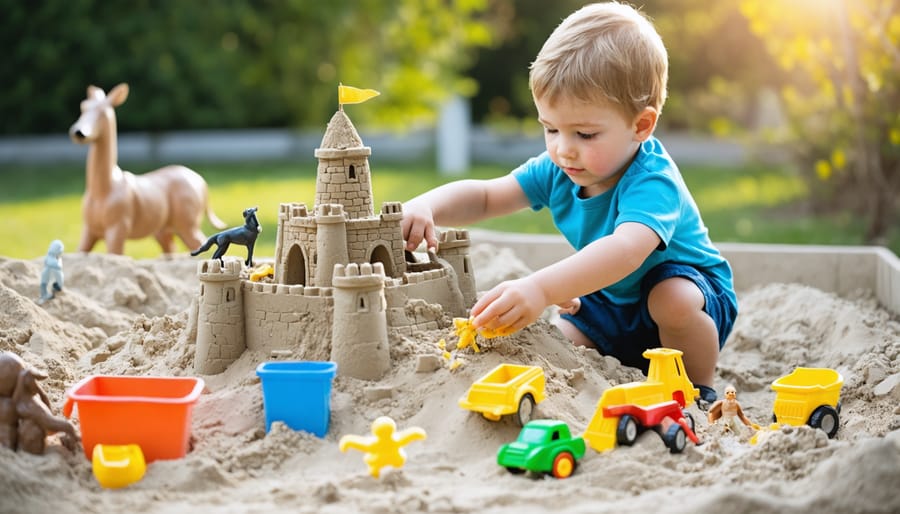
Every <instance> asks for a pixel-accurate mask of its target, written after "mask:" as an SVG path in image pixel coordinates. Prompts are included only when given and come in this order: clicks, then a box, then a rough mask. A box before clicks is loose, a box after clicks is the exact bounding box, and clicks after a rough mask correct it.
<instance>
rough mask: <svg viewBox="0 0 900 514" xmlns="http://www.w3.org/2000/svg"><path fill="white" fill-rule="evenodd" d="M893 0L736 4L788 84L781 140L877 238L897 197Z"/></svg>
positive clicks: (897, 36) (899, 36) (827, 195)
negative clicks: (863, 219) (860, 214)
mask: <svg viewBox="0 0 900 514" xmlns="http://www.w3.org/2000/svg"><path fill="white" fill-rule="evenodd" d="M898 7H900V2H898V1H897V0H853V1H849V0H795V1H791V2H788V1H780V2H762V1H750V0H745V1H743V2H742V3H741V11H742V12H743V14H744V15H745V16H746V17H747V18H748V20H749V21H750V26H751V28H752V30H753V31H754V33H756V34H757V35H759V37H760V38H761V39H762V40H763V41H764V42H765V44H766V47H767V48H768V50H769V52H770V53H771V54H772V55H773V56H774V57H775V58H776V60H777V62H778V63H779V65H780V66H781V67H782V68H783V69H784V70H786V71H787V72H789V73H790V78H791V82H790V83H789V84H787V85H784V86H783V87H782V88H781V98H782V100H783V105H784V109H785V113H786V116H787V119H788V123H789V130H788V131H786V132H785V133H784V134H783V136H784V141H785V142H788V143H789V144H790V148H791V149H792V150H793V152H794V155H795V156H796V158H797V160H798V162H799V163H800V167H801V169H802V170H805V171H806V176H807V179H808V181H809V182H810V183H811V184H812V185H813V186H814V189H813V191H814V192H815V193H816V197H815V198H814V199H815V200H817V201H818V202H819V206H820V207H823V206H824V205H823V204H831V205H833V204H834V203H838V204H839V205H841V206H844V205H849V206H851V207H853V208H856V209H858V210H859V211H861V212H863V213H864V214H865V215H866V217H867V219H868V228H867V231H866V235H865V237H866V241H867V242H880V241H881V239H882V238H883V237H884V236H885V235H886V233H887V231H888V229H890V228H891V224H892V223H896V218H894V216H895V213H896V212H897V202H896V199H897V197H898V195H900V114H898V113H900V12H898Z"/></svg>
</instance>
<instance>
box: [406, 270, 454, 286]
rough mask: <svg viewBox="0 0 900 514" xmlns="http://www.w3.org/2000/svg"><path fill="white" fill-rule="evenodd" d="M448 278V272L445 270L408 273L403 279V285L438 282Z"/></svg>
mask: <svg viewBox="0 0 900 514" xmlns="http://www.w3.org/2000/svg"><path fill="white" fill-rule="evenodd" d="M446 276H447V270H445V269H444V268H439V269H430V270H426V271H415V272H407V273H404V274H403V277H402V278H401V283H402V284H421V283H422V282H428V281H429V280H436V279H439V278H441V277H446Z"/></svg>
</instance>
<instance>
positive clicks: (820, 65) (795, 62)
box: [0, 0, 900, 258]
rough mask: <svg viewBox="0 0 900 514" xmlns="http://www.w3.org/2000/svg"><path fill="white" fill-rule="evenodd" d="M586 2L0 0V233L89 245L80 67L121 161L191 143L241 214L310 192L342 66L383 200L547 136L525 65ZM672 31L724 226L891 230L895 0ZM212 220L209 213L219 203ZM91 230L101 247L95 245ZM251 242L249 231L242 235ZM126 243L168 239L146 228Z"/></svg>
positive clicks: (776, 9)
mask: <svg viewBox="0 0 900 514" xmlns="http://www.w3.org/2000/svg"><path fill="white" fill-rule="evenodd" d="M584 4H585V2H581V1H573V0H555V1H553V2H548V1H546V0H331V1H329V2H317V1H313V0H281V1H275V0H271V1H267V0H221V1H202V0H198V1H189V2H185V1H176V0H157V1H151V0H132V1H129V2H100V1H99V0H44V1H41V2H21V1H18V0H0V7H2V12H3V17H2V19H0V40H2V43H3V47H4V48H5V49H6V50H5V51H4V58H3V59H2V60H0V84H2V89H0V91H2V94H0V119H2V120H3V123H2V126H0V216H2V217H4V218H5V219H6V220H7V221H8V222H11V223H13V224H15V225H23V226H27V227H29V230H27V231H22V233H17V234H14V235H13V236H12V239H7V240H6V243H5V247H4V250H0V254H4V255H8V256H11V257H17V258H32V257H36V256H39V255H42V254H43V253H44V252H45V251H46V247H47V244H48V243H49V241H50V240H51V239H54V238H62V239H63V240H64V242H65V243H66V247H67V251H74V250H75V249H76V247H77V242H78V241H77V239H78V234H79V232H80V228H79V227H80V196H81V193H82V192H83V190H84V157H85V155H86V148H85V147H81V146H76V145H74V144H73V143H72V142H70V141H69V139H68V137H67V135H66V133H67V130H68V128H69V126H70V125H71V124H72V123H73V122H74V121H75V120H76V119H77V117H78V115H79V109H78V106H79V103H80V102H81V100H83V99H84V98H85V89H86V87H87V86H88V85H90V84H94V85H97V86H99V87H101V88H103V89H104V90H106V91H108V90H109V89H111V88H112V87H113V86H115V85H116V84H118V83H121V82H126V83H128V84H129V86H130V94H129V97H128V100H127V102H126V103H125V104H124V105H122V106H120V107H119V108H118V109H117V118H118V129H119V145H120V149H119V164H120V166H121V167H122V168H123V169H127V170H129V171H133V172H136V173H141V172H145V171H150V170H152V169H154V168H155V167H158V166H159V165H161V164H169V163H175V162H177V163H179V164H186V165H188V166H190V167H192V168H194V169H195V170H196V171H198V172H199V173H201V175H203V176H204V177H205V178H206V180H207V182H208V183H209V185H210V189H211V198H212V204H213V206H214V208H215V209H216V211H217V213H218V215H219V216H220V217H221V218H223V219H225V220H226V221H227V222H228V223H229V224H230V225H232V226H233V225H237V224H239V223H240V222H241V218H240V212H241V210H243V208H244V207H247V206H249V205H259V206H260V211H259V215H260V220H261V222H262V223H263V226H264V227H266V226H268V227H269V229H270V230H268V231H265V230H264V234H265V236H264V237H263V239H262V240H261V245H262V248H261V249H258V250H257V254H258V255H270V254H271V253H272V249H271V248H272V245H273V244H274V236H275V234H274V232H275V230H274V226H275V223H276V220H277V218H276V213H277V206H278V203H280V202H306V203H308V204H310V205H311V204H312V202H313V198H314V184H315V160H314V158H313V149H314V148H316V147H317V146H318V144H319V142H320V141H321V136H322V132H323V130H324V127H325V125H326V123H327V121H328V120H329V119H330V117H331V115H332V114H333V112H334V111H335V110H336V108H337V87H336V86H337V84H338V83H339V82H340V83H343V84H346V85H353V86H357V87H364V88H373V89H377V90H379V91H380V92H381V96H379V97H377V98H376V99H373V100H370V101H368V102H367V103H365V104H363V105H354V106H348V107H347V111H348V114H349V115H350V117H351V119H352V120H353V122H354V123H355V124H356V126H357V128H359V130H360V133H361V135H362V137H363V141H364V144H366V145H367V146H371V147H372V149H373V155H372V157H371V158H370V162H371V164H372V172H373V188H374V190H375V196H376V201H378V202H381V201H386V200H397V201H403V200H406V199H408V198H410V197H411V196H413V195H414V194H417V193H418V192H421V191H424V190H426V189H428V188H430V187H434V186H435V185H437V184H440V183H442V182H445V181H447V180H450V179H453V178H458V177H488V176H497V175H500V174H503V173H507V172H508V171H509V170H510V169H511V168H513V167H515V166H516V165H518V164H519V163H520V162H521V161H522V160H524V159H525V158H527V157H528V156H529V155H532V154H534V153H537V152H539V151H541V149H542V138H541V130H540V127H539V125H538V124H537V122H536V119H535V116H536V115H535V111H534V107H533V104H532V100H531V95H530V92H529V90H528V66H529V63H530V62H531V61H532V60H533V59H534V56H535V55H536V54H537V52H538V51H539V49H540V47H541V45H542V44H543V42H544V40H545V39H546V37H547V36H548V35H549V34H550V32H551V31H552V30H553V29H554V28H555V27H556V25H557V24H558V23H559V22H560V21H561V20H562V19H563V18H564V17H565V16H566V15H568V14H569V13H571V12H572V11H574V10H576V9H577V8H579V7H581V6H582V5H584ZM639 5H640V7H641V9H642V11H643V12H645V13H646V14H647V15H648V16H650V17H651V18H652V19H653V21H654V23H655V24H656V26H657V29H658V31H659V32H660V34H661V35H662V37H663V40H664V41H665V43H666V46H667V48H668V51H669V62H670V80H669V99H668V101H667V103H666V105H665V107H664V109H663V115H662V117H661V119H660V127H659V130H658V134H657V135H658V136H659V137H660V138H661V140H662V141H663V144H665V145H666V146H667V147H668V148H669V150H670V152H671V153H672V154H673V156H674V157H675V159H676V161H678V162H679V165H680V166H681V168H682V171H683V172H684V174H685V177H686V180H687V182H688V185H689V186H690V187H691V189H692V191H693V192H694V194H695V198H696V200H697V203H698V204H699V206H700V208H701V211H702V212H703V215H704V219H705V221H706V223H707V225H708V226H709V228H710V233H711V236H712V238H713V240H715V241H754V242H781V243H818V244H877V245H884V246H888V247H889V248H891V249H892V250H893V251H894V252H895V253H896V252H900V223H898V218H900V207H898V201H897V198H898V196H900V0H757V1H752V0H719V1H717V2H709V1H708V0H643V1H642V2H641V3H640V4H639ZM482 226H485V227H487V228H494V229H498V230H509V231H526V232H553V231H554V228H553V226H552V222H550V221H549V219H547V218H546V217H543V216H541V215H534V214H532V213H521V214H517V215H515V216H512V217H510V218H507V219H503V220H492V221H491V222H487V223H485V224H483V225H482ZM204 230H205V232H206V233H207V234H210V233H211V232H214V230H213V229H211V228H210V227H209V226H208V225H207V226H205V228H204ZM95 250H101V251H102V248H97V249H95ZM238 251H239V252H240V250H238ZM126 252H127V253H128V254H130V255H134V256H138V257H143V256H154V255H158V254H159V250H158V247H156V245H155V243H154V242H153V241H152V240H149V241H141V242H129V243H128V245H127V246H126Z"/></svg>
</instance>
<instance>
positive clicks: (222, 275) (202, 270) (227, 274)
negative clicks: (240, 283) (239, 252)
mask: <svg viewBox="0 0 900 514" xmlns="http://www.w3.org/2000/svg"><path fill="white" fill-rule="evenodd" d="M224 260H225V263H224V264H225V266H224V267H223V266H222V263H221V262H219V259H206V260H202V261H200V262H199V263H197V277H198V278H199V279H200V280H202V281H205V282H224V281H228V280H237V279H238V278H239V277H240V275H241V269H243V268H242V266H243V264H242V263H241V260H240V259H238V258H236V257H232V258H226V259H224Z"/></svg>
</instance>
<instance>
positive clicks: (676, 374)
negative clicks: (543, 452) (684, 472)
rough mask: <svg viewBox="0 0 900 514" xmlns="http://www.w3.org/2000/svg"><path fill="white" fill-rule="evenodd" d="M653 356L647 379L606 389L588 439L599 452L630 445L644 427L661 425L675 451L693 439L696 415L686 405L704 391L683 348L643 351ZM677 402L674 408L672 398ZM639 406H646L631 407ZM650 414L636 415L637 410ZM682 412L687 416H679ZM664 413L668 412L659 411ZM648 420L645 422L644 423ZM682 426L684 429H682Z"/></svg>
mask: <svg viewBox="0 0 900 514" xmlns="http://www.w3.org/2000/svg"><path fill="white" fill-rule="evenodd" d="M643 355H644V357H646V358H647V359H649V360H650V367H649V369H648V372H647V380H645V381H643V382H629V383H627V384H620V385H617V386H613V387H610V388H609V389H607V390H606V391H603V395H602V396H601V397H600V401H599V402H597V409H596V411H595V412H594V416H593V418H591V421H590V423H588V426H587V429H586V430H585V432H584V440H585V441H586V442H587V443H588V445H589V446H590V447H591V448H593V449H594V450H596V451H598V452H602V451H606V450H611V449H613V448H614V447H615V445H616V443H617V442H618V443H619V444H624V445H630V444H633V443H634V441H635V440H636V439H637V435H638V431H639V430H640V429H641V428H651V426H653V427H654V428H657V431H658V432H659V433H660V435H661V436H662V437H663V440H664V441H665V442H666V445H667V446H669V449H670V450H672V451H673V452H676V451H681V450H680V449H679V447H680V448H683V447H684V445H683V441H684V438H685V436H686V437H688V438H690V439H691V440H693V441H694V442H695V443H696V442H697V441H696V438H695V436H694V434H693V429H694V419H693V417H692V416H691V415H690V414H688V413H687V412H683V411H682V409H684V408H685V406H687V404H689V403H691V402H693V401H694V399H695V398H697V396H699V395H700V391H699V390H698V389H696V388H695V387H694V384H692V383H691V381H690V380H689V379H688V377H687V373H685V371H684V362H682V360H681V355H682V352H681V351H679V350H673V349H671V348H651V349H649V350H646V351H645V352H644V353H643ZM673 401H674V402H676V403H677V407H678V408H676V409H674V410H673V409H672V408H671V407H672V402H673ZM624 406H636V407H641V408H642V409H629V408H625V407H624ZM635 412H637V413H641V414H646V415H643V416H635V415H634V413H635ZM678 412H680V413H681V414H682V415H683V416H682V417H676V416H677V415H678ZM661 413H664V414H666V415H665V416H658V415H657V414H661ZM641 424H644V426H641ZM679 428H680V429H681V430H680V433H679Z"/></svg>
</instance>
